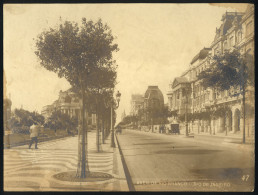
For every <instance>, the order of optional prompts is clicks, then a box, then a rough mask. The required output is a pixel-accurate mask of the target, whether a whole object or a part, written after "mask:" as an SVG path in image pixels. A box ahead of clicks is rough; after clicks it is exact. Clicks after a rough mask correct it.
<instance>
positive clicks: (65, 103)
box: [41, 90, 96, 125]
mask: <svg viewBox="0 0 258 195" xmlns="http://www.w3.org/2000/svg"><path fill="white" fill-rule="evenodd" d="M54 111H61V113H63V114H67V115H69V116H70V117H76V118H79V116H80V99H79V98H78V96H77V94H75V93H74V92H72V91H71V90H67V91H62V90H60V92H59V98H58V100H56V101H54V103H53V104H51V105H47V106H44V107H43V109H42V111H41V114H42V115H43V116H44V117H45V118H49V117H50V116H51V114H52V113H53V112H54ZM87 116H88V124H89V125H96V114H90V113H88V115H87Z"/></svg>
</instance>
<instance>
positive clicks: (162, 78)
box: [4, 4, 246, 121]
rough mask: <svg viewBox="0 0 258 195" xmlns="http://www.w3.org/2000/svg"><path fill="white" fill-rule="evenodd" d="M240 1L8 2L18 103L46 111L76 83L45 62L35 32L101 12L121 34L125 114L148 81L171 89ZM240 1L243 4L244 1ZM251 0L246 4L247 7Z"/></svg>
mask: <svg viewBox="0 0 258 195" xmlns="http://www.w3.org/2000/svg"><path fill="white" fill-rule="evenodd" d="M234 7H235V5H232V4H230V5H229V4H228V5H226V7H225V6H224V7H223V6H212V5H209V4H74V5H71V4H69V5H65V4H62V5H58V4H51V5H45V4H44V5H43V4H42V5H40V4H38V5H36V4H35V5H29V4H27V5H18V4H12V5H4V70H5V73H6V79H7V94H9V93H10V94H11V100H12V109H14V108H20V107H21V106H23V108H24V109H27V110H30V111H34V110H36V111H38V112H41V109H42V107H43V106H45V105H48V104H52V103H53V101H54V100H56V99H57V98H58V93H59V91H60V90H66V89H68V88H69V87H70V85H69V83H68V82H67V81H66V80H65V79H60V78H58V77H57V75H56V74H55V73H53V72H49V71H47V70H45V69H44V68H43V67H41V66H40V65H39V62H38V60H37V57H36V55H35V54H34V51H35V40H34V39H35V38H36V37H37V35H38V34H39V33H41V32H42V31H43V30H46V29H48V28H49V27H53V26H55V25H56V24H58V21H59V17H60V16H61V17H62V19H63V20H70V21H76V22H79V23H80V21H81V18H82V17H86V18H87V19H92V20H94V21H96V20H97V19H98V18H101V19H102V20H103V22H105V23H107V24H108V25H109V26H110V27H111V29H112V32H113V35H115V36H116V37H117V39H116V42H117V43H118V46H119V49H120V51H119V52H117V53H116V54H115V55H114V59H116V60H117V64H118V66H119V67H118V78H117V81H118V82H119V83H118V85H117V90H119V91H120V92H121V93H122V96H121V103H120V107H119V109H118V119H117V120H118V121H120V114H121V113H122V112H123V111H124V110H125V112H126V114H128V113H129V111H130V98H131V94H133V93H141V94H143V93H144V92H145V91H146V89H147V87H148V85H158V87H159V88H160V89H161V91H162V92H163V95H164V99H165V103H166V102H167V95H166V92H167V91H168V85H169V82H170V81H171V80H173V79H174V77H177V76H180V74H181V73H182V72H183V71H185V70H186V69H187V68H188V66H189V63H190V61H191V60H192V58H193V57H194V56H195V55H196V54H197V53H198V52H199V51H200V49H202V48H203V47H209V46H210V44H211V42H212V41H213V39H214V36H215V30H216V27H219V26H220V25H221V17H222V15H223V14H224V13H225V12H226V11H235V9H234ZM238 7H239V4H238ZM245 8H246V5H240V11H244V10H245Z"/></svg>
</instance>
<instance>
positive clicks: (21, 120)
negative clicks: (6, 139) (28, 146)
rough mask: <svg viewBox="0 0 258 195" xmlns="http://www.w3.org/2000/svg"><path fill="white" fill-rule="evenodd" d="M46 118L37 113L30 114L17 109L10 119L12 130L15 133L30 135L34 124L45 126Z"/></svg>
mask: <svg viewBox="0 0 258 195" xmlns="http://www.w3.org/2000/svg"><path fill="white" fill-rule="evenodd" d="M44 120H45V119H44V116H42V115H41V114H39V113H37V112H35V111H34V112H30V111H28V110H24V109H22V108H21V109H15V110H14V111H13V114H12V117H11V119H10V128H11V129H12V131H13V133H26V134H28V133H29V127H30V126H31V125H33V123H35V122H36V123H38V124H43V123H44Z"/></svg>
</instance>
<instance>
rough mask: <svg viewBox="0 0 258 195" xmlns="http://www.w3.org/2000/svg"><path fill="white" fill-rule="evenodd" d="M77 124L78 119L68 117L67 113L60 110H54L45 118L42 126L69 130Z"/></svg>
mask: <svg viewBox="0 0 258 195" xmlns="http://www.w3.org/2000/svg"><path fill="white" fill-rule="evenodd" d="M77 125H78V120H77V119H76V118H75V117H70V116H69V115H68V114H64V113H61V112H60V111H55V112H53V113H52V114H51V116H50V117H49V118H48V119H47V120H46V122H45V124H44V127H46V128H50V129H54V130H56V129H60V130H71V129H76V128H77Z"/></svg>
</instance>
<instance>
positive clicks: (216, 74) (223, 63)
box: [198, 50, 253, 91]
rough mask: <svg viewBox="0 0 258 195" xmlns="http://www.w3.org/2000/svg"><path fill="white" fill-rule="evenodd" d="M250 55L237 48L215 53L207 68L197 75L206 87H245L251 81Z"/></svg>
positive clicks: (222, 88)
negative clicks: (240, 51) (242, 53)
mask: <svg viewBox="0 0 258 195" xmlns="http://www.w3.org/2000/svg"><path fill="white" fill-rule="evenodd" d="M250 60H251V58H250V56H249V55H248V54H247V55H241V54H240V53H239V52H238V51H237V50H233V51H232V52H225V53H224V54H220V55H215V56H214V57H213V60H212V61H213V62H214V63H212V64H211V66H210V67H209V68H207V69H206V70H204V71H202V72H201V73H200V74H199V75H198V79H200V80H201V83H202V86H203V87H204V88H205V89H206V88H208V87H213V88H215V89H217V90H220V91H222V90H228V89H230V88H231V87H237V86H240V87H241V89H242V87H246V85H247V84H251V82H252V80H253V79H252V77H253V76H252V72H253V70H252V68H251V66H250V65H249V64H250Z"/></svg>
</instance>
